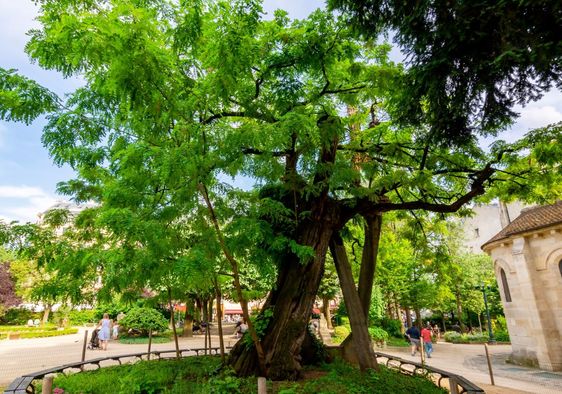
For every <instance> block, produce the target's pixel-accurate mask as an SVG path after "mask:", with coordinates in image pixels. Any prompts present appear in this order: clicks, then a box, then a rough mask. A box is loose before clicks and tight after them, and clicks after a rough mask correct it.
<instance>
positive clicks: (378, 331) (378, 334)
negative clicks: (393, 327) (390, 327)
mask: <svg viewBox="0 0 562 394" xmlns="http://www.w3.org/2000/svg"><path fill="white" fill-rule="evenodd" d="M369 335H370V336H371V338H372V339H373V340H374V341H375V342H384V341H386V340H387V339H388V333H387V332H386V331H385V330H384V329H382V328H380V327H369Z"/></svg>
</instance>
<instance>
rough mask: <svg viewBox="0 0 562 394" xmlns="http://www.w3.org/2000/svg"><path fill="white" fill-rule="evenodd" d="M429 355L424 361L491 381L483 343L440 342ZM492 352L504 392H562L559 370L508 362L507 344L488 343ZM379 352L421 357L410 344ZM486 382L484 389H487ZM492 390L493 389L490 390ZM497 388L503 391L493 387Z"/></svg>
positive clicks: (474, 379)
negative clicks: (553, 370)
mask: <svg viewBox="0 0 562 394" xmlns="http://www.w3.org/2000/svg"><path fill="white" fill-rule="evenodd" d="M433 348H434V353H433V354H432V358H430V359H427V364H428V365H430V366H434V367H436V368H440V369H443V370H445V371H449V372H452V373H455V374H458V375H461V376H464V377H465V378H466V379H468V380H470V381H472V382H473V383H475V384H477V385H482V386H483V388H484V385H489V384H490V376H489V374H488V365H487V363H486V356H485V350H484V345H458V344H452V343H446V342H439V343H437V344H435V345H434V346H433ZM489 349H490V353H491V355H492V369H493V371H494V379H495V383H496V386H498V389H499V388H500V387H503V388H505V390H504V391H503V392H505V393H514V392H515V390H519V391H520V392H527V393H537V394H559V393H562V373H561V372H549V371H541V370H538V369H533V368H526V367H520V366H517V365H512V364H507V363H506V362H505V361H506V359H507V357H508V355H509V353H510V351H511V346H510V345H494V346H490V347H489ZM382 353H388V354H391V355H395V356H399V357H401V358H404V359H406V360H413V361H418V362H419V361H420V358H419V354H417V355H416V356H415V357H412V356H411V355H410V351H409V348H387V349H385V350H383V351H382ZM488 387H491V386H486V387H485V389H486V390H487V389H488ZM490 391H492V390H490ZM496 392H502V391H501V389H500V390H496Z"/></svg>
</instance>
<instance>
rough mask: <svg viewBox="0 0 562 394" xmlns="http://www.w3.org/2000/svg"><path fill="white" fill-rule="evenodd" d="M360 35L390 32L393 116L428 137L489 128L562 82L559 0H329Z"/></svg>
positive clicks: (461, 137) (465, 136)
mask: <svg viewBox="0 0 562 394" xmlns="http://www.w3.org/2000/svg"><path fill="white" fill-rule="evenodd" d="M328 3H329V5H330V7H332V8H334V9H337V10H339V11H342V12H343V14H344V16H345V17H346V18H347V19H348V21H349V22H350V23H351V24H353V25H354V26H355V27H356V28H357V30H358V31H359V32H360V33H361V34H364V35H366V36H369V37H373V38H374V37H377V36H378V35H379V34H380V33H382V32H386V33H389V34H392V35H393V37H394V39H395V41H396V42H397V43H398V44H399V45H400V49H401V50H402V52H403V53H404V55H405V56H406V58H407V59H408V66H409V73H408V78H406V80H405V84H406V85H407V87H406V91H407V94H404V95H402V96H400V97H399V99H398V101H399V103H400V104H399V106H400V108H401V114H400V116H399V119H400V120H403V121H406V122H407V123H408V124H409V123H411V122H414V123H415V124H423V123H426V124H429V125H430V127H431V130H432V135H433V136H434V140H435V141H438V140H439V139H440V138H442V137H444V136H445V137H446V138H447V139H448V140H449V142H450V143H451V142H453V143H459V142H462V141H466V140H469V139H471V138H473V136H474V135H475V133H478V134H482V135H486V134H495V133H497V132H498V131H501V130H503V129H504V128H505V127H506V126H507V125H509V124H510V123H511V122H512V120H513V119H514V117H515V116H516V114H515V112H514V111H513V107H514V105H516V104H521V105H525V104H526V103H528V102H530V101H535V100H537V99H539V98H540V97H541V96H542V94H543V93H544V92H546V91H547V90H548V89H550V88H551V87H553V86H556V87H557V88H559V89H560V88H561V87H562V46H560V42H561V41H562V33H561V32H560V29H558V28H557V27H556V26H560V25H561V24H562V5H560V3H559V2H557V1H551V0H538V1H537V0H525V1H519V0H508V1H501V2H498V1H494V0H486V1H479V2H478V3H475V2H462V1H455V2H451V1H445V0H424V1H418V2H415V3H411V2H404V1H400V0H360V1H355V0H329V1H328Z"/></svg>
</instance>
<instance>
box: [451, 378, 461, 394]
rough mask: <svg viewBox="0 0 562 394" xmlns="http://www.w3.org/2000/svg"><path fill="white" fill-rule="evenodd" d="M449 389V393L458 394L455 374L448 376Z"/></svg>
mask: <svg viewBox="0 0 562 394" xmlns="http://www.w3.org/2000/svg"><path fill="white" fill-rule="evenodd" d="M449 391H450V392H451V394H459V388H458V386H457V379H456V377H455V376H449Z"/></svg>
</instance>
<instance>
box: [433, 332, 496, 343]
mask: <svg viewBox="0 0 562 394" xmlns="http://www.w3.org/2000/svg"><path fill="white" fill-rule="evenodd" d="M443 337H444V339H445V342H451V343H486V342H488V340H489V339H490V338H489V337H488V335H485V334H474V335H471V334H460V333H458V332H455V331H447V332H445V334H444V335H443Z"/></svg>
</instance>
